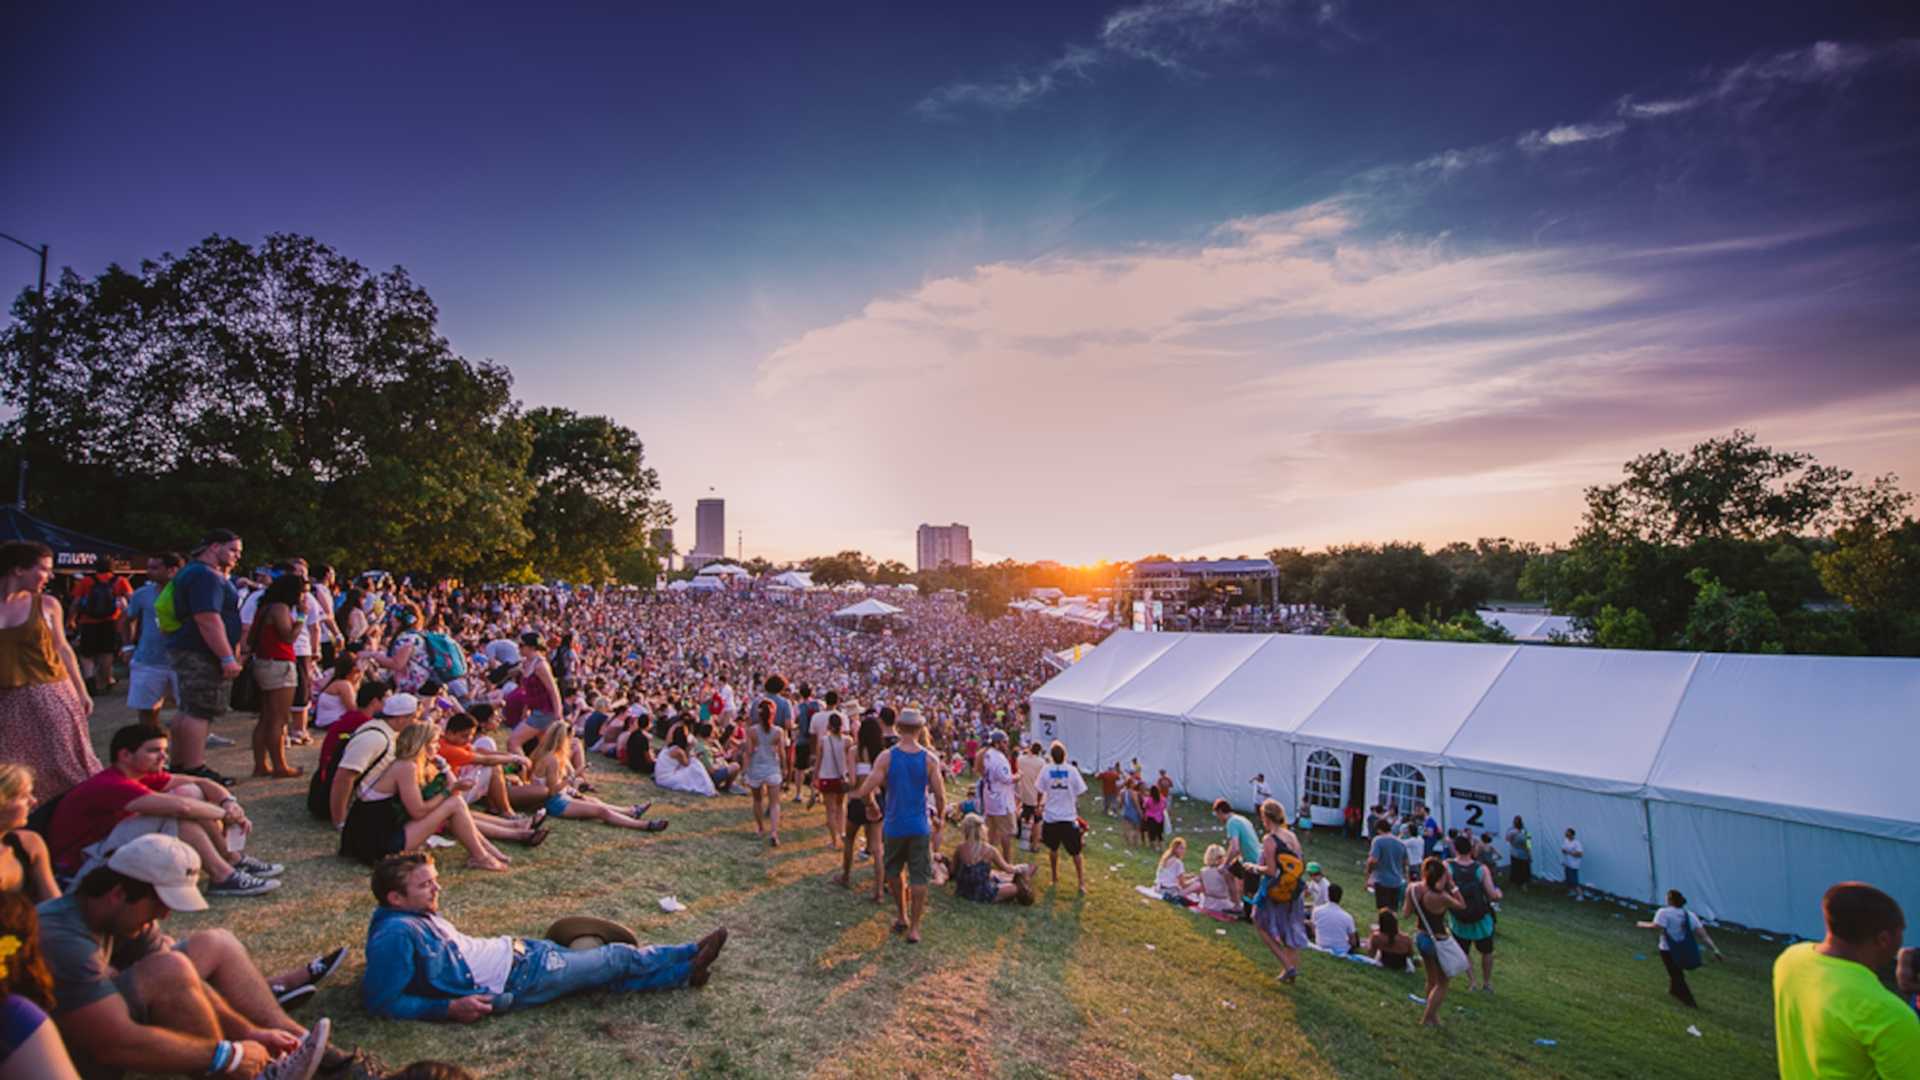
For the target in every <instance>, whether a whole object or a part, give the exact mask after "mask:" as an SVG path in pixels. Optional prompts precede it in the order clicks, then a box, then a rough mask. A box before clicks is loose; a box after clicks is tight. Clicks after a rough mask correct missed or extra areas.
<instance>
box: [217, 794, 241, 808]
mask: <svg viewBox="0 0 1920 1080" xmlns="http://www.w3.org/2000/svg"><path fill="white" fill-rule="evenodd" d="M239 801H240V800H239V799H236V798H234V797H233V796H231V795H229V796H227V797H226V798H224V799H221V800H220V805H221V806H226V805H227V804H229V803H237V802H239Z"/></svg>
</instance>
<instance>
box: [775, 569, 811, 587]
mask: <svg viewBox="0 0 1920 1080" xmlns="http://www.w3.org/2000/svg"><path fill="white" fill-rule="evenodd" d="M768 584H770V585H779V586H781V587H782V588H787V589H811V588H813V575H811V574H809V573H807V572H805V571H803V570H788V571H786V572H785V573H782V574H776V575H775V576H774V578H773V580H772V581H771V582H768Z"/></svg>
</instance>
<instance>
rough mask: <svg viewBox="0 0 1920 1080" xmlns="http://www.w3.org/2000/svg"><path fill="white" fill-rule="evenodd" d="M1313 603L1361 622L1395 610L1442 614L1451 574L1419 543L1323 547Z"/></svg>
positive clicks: (1448, 601)
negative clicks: (1325, 553) (1324, 559)
mask: <svg viewBox="0 0 1920 1080" xmlns="http://www.w3.org/2000/svg"><path fill="white" fill-rule="evenodd" d="M1313 602H1314V603H1316V604H1319V605H1320V606H1321V607H1324V608H1327V609H1328V610H1330V611H1340V612H1344V613H1345V615H1346V617H1347V620H1348V621H1349V622H1353V623H1356V624H1364V623H1366V622H1368V621H1371V620H1373V619H1376V618H1385V617H1387V616H1389V615H1392V614H1393V613H1394V612H1396V611H1418V612H1421V613H1423V614H1428V613H1431V614H1437V615H1446V614H1450V613H1452V612H1453V611H1456V610H1460V609H1459V608H1456V607H1455V605H1454V581H1453V575H1452V574H1451V573H1449V572H1448V571H1447V568H1446V567H1445V566H1444V565H1442V564H1441V563H1440V562H1439V561H1438V560H1436V559H1435V558H1434V557H1433V556H1432V555H1429V554H1427V550H1426V548H1425V547H1423V546H1421V545H1420V544H1406V543H1389V544H1378V545H1376V544H1352V545H1348V546H1346V547H1332V548H1328V549H1327V561H1326V563H1325V564H1324V565H1322V566H1321V567H1320V569H1319V571H1318V572H1317V573H1316V574H1314V578H1313Z"/></svg>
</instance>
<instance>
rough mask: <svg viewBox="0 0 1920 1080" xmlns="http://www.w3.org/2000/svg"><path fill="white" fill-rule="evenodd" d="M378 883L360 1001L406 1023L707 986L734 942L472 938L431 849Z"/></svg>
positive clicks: (384, 863)
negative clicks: (458, 923)
mask: <svg viewBox="0 0 1920 1080" xmlns="http://www.w3.org/2000/svg"><path fill="white" fill-rule="evenodd" d="M372 885H373V895H374V897H375V898H376V899H378V900H379V901H380V906H379V907H377V908H375V909H374V912H373V922H372V923H371V925H369V926H368V928H367V971H366V974H365V976H363V978H362V981H361V984H360V995H361V998H362V1000H363V1001H365V1003H366V1006H367V1011H368V1012H371V1013H374V1014H376V1015H379V1016H390V1017H393V1018H395V1019H399V1020H457V1021H460V1022H461V1023H471V1022H473V1021H475V1020H478V1019H480V1018H481V1017H483V1016H486V1015H488V1014H489V1013H495V1012H501V1013H504V1012H508V1011H510V1010H512V1009H515V1008H526V1007H528V1006H531V1005H544V1004H546V1003H547V1002H549V1001H553V1000H556V999H558V998H562V997H565V996H566V995H568V994H573V993H578V992H580V991H582V990H595V989H600V988H607V989H613V990H627V991H634V990H671V989H673V988H675V987H679V986H693V987H700V986H705V985H706V983H707V975H708V972H709V969H711V968H712V967H713V962H714V961H715V960H716V959H718V958H719V956H720V948H721V946H723V945H725V944H726V943H727V931H726V929H725V928H724V927H723V928H721V929H719V930H715V931H714V932H713V933H711V934H708V935H707V936H706V937H704V938H701V939H700V940H699V941H697V942H693V943H691V944H687V945H648V946H644V947H641V946H635V945H629V944H625V943H615V944H608V945H601V946H599V947H597V948H591V949H569V948H565V947H563V946H562V945H559V944H556V943H555V942H552V941H539V940H530V939H525V938H515V937H508V936H505V935H502V936H500V937H491V938H476V937H469V936H468V935H466V934H463V933H461V932H460V931H459V930H456V929H455V928H454V926H453V924H452V923H451V922H448V921H447V919H446V918H445V917H444V916H442V915H441V914H440V892H441V889H440V875H439V872H438V871H437V870H435V869H434V865H433V856H432V855H430V854H428V853H426V852H401V853H400V854H397V855H389V856H387V857H386V858H385V859H382V860H381V861H380V863H379V865H377V866H375V867H374V869H373V881H372Z"/></svg>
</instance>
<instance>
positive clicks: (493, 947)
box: [427, 915, 513, 994]
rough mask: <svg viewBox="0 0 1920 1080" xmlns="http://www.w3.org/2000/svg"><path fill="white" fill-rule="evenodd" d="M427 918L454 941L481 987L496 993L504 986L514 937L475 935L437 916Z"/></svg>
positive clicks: (511, 963)
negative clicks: (462, 931)
mask: <svg viewBox="0 0 1920 1080" xmlns="http://www.w3.org/2000/svg"><path fill="white" fill-rule="evenodd" d="M427 921H428V922H430V923H432V924H433V925H434V928H435V929H436V930H439V931H440V932H441V933H442V934H445V935H446V936H447V940H448V941H451V942H453V947H454V948H456V949H458V950H460V955H461V957H463V958H464V959H465V960H466V962H467V967H468V968H469V969H471V970H472V971H473V981H474V983H475V984H476V985H478V986H479V987H480V989H481V990H482V991H484V992H486V993H489V994H498V993H500V992H501V991H503V990H505V989H506V988H507V976H508V975H511V974H512V973H513V939H512V938H510V937H508V936H506V935H505V934H502V935H500V936H499V937H490V938H477V937H471V936H469V935H467V934H463V933H461V932H460V931H458V930H455V929H454V928H453V924H452V923H450V922H448V921H447V920H446V919H444V918H442V917H441V916H439V915H429V916H427Z"/></svg>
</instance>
